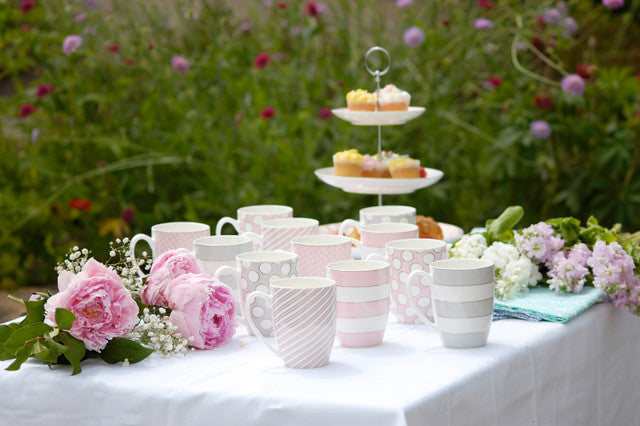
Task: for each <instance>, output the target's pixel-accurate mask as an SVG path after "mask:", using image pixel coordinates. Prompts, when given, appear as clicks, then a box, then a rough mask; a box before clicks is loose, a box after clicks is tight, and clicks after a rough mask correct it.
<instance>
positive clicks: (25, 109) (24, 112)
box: [18, 104, 36, 118]
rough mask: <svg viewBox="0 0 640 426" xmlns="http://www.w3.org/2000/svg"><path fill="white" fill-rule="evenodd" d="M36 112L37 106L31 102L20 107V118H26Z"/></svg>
mask: <svg viewBox="0 0 640 426" xmlns="http://www.w3.org/2000/svg"><path fill="white" fill-rule="evenodd" d="M34 112H36V107H34V106H33V105H31V104H24V105H22V106H21V107H20V111H19V112H18V114H20V118H26V117H28V116H30V115H31V114H33V113H34Z"/></svg>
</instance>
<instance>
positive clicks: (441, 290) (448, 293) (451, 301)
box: [407, 259, 495, 348]
mask: <svg viewBox="0 0 640 426" xmlns="http://www.w3.org/2000/svg"><path fill="white" fill-rule="evenodd" d="M494 268H495V267H494V264H493V262H491V261H489V260H485V259H446V260H438V261H436V262H433V263H431V265H430V272H429V273H427V272H425V271H420V270H416V271H413V272H411V274H409V277H407V293H408V295H411V294H412V287H411V286H412V285H413V282H414V281H415V280H416V279H417V277H423V278H425V280H426V281H427V283H428V284H429V285H430V287H431V299H432V301H433V316H434V320H435V322H433V321H430V320H429V318H427V317H426V316H425V315H424V314H423V313H422V312H421V310H420V309H419V308H418V307H417V306H416V302H415V300H414V299H413V298H412V297H408V299H409V302H410V303H411V305H412V306H413V308H414V309H415V311H416V313H417V315H418V316H419V317H420V319H422V321H424V322H425V323H427V324H430V325H431V326H432V327H434V328H435V329H436V330H438V332H439V334H440V338H441V339H442V343H443V344H444V345H445V346H447V347H450V348H474V347H479V346H484V345H486V344H487V338H488V336H489V330H490V328H491V320H492V316H493V292H494V288H495V272H494Z"/></svg>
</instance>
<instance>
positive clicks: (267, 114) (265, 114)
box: [260, 107, 276, 120]
mask: <svg viewBox="0 0 640 426" xmlns="http://www.w3.org/2000/svg"><path fill="white" fill-rule="evenodd" d="M275 115H276V110H275V109H274V108H273V107H266V108H263V109H262V111H260V117H262V118H263V119H265V120H271V119H272V118H273V117H274V116H275Z"/></svg>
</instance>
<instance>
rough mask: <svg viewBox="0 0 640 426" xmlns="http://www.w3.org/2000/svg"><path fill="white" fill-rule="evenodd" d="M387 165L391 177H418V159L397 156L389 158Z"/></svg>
mask: <svg viewBox="0 0 640 426" xmlns="http://www.w3.org/2000/svg"><path fill="white" fill-rule="evenodd" d="M387 165H388V166H389V172H391V177H392V178H395V179H417V178H419V177H420V160H414V159H413V158H405V157H399V158H394V159H392V160H390V161H389V162H388V163H387Z"/></svg>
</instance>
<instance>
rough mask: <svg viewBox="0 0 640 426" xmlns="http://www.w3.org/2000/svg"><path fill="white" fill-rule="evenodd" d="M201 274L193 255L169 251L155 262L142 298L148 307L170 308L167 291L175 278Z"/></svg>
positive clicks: (141, 294) (142, 290)
mask: <svg viewBox="0 0 640 426" xmlns="http://www.w3.org/2000/svg"><path fill="white" fill-rule="evenodd" d="M190 272H191V273H194V274H201V273H202V272H203V271H202V268H201V267H200V264H199V263H198V260H197V259H196V257H195V256H194V255H193V253H185V252H179V251H177V250H169V251H167V252H165V253H163V254H161V255H160V256H158V258H157V259H156V260H154V262H153V265H152V266H151V271H150V272H149V276H148V277H147V281H146V283H145V285H144V287H142V289H141V290H140V298H141V299H142V301H143V302H144V303H146V304H147V305H154V306H163V307H165V308H166V307H168V306H169V305H168V303H167V295H166V293H165V292H166V289H167V286H168V285H169V283H171V281H173V280H174V279H175V278H177V277H179V276H181V275H184V274H187V273H190Z"/></svg>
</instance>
